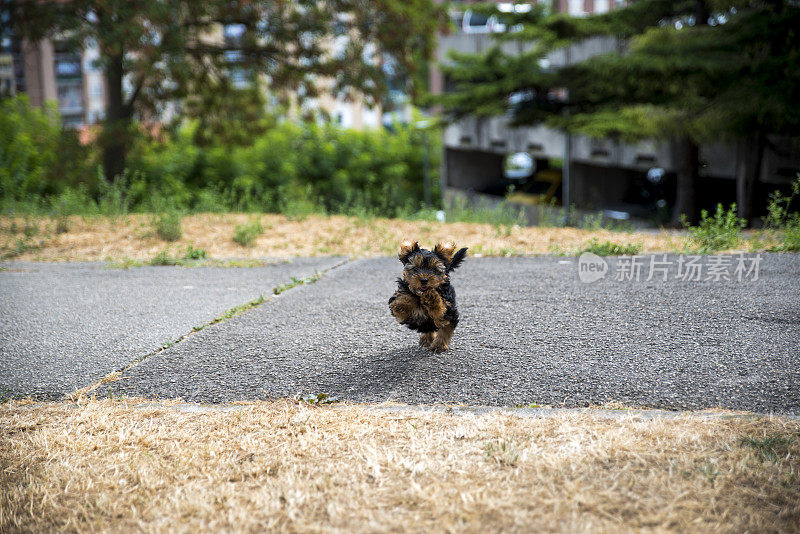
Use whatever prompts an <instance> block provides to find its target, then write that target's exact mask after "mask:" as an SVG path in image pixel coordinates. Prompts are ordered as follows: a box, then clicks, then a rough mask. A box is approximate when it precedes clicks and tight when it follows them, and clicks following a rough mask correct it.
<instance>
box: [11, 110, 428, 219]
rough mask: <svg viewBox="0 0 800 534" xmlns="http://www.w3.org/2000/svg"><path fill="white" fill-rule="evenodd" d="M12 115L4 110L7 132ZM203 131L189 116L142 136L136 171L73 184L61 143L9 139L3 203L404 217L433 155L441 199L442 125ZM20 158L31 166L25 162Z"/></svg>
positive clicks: (29, 208)
mask: <svg viewBox="0 0 800 534" xmlns="http://www.w3.org/2000/svg"><path fill="white" fill-rule="evenodd" d="M14 102H16V105H17V107H20V106H22V108H24V109H23V111H24V113H22V111H20V113H22V115H25V114H30V115H31V116H33V117H39V118H40V119H41V118H42V117H41V116H40V115H41V114H42V112H41V111H39V110H36V109H34V108H30V106H28V105H27V102H26V101H25V100H24V99H21V100H18V101H17V100H14ZM5 104H6V102H5V101H4V102H3V104H2V105H5ZM23 104H24V105H23ZM37 114H38V115H37ZM26 116H27V115H26ZM9 122H13V121H9V120H7V117H6V116H2V117H0V131H2V128H3V125H4V124H5V125H7V124H8V123H9ZM23 122H24V121H22V119H19V120H17V121H16V122H13V124H14V125H15V128H17V129H16V130H14V132H16V133H13V135H12V133H9V139H11V138H12V137H14V136H15V135H22V134H19V132H18V131H17V130H18V129H19V127H21V125H22V123H23ZM26 128H27V130H28V131H29V132H28V134H26V135H28V136H29V137H32V138H43V139H49V138H50V137H53V136H56V135H58V132H59V130H58V129H54V128H53V126H52V125H51V124H50V122H48V121H46V120H40V121H39V122H36V121H34V122H33V123H32V124H28V125H27V126H26ZM198 128H199V126H198V123H197V122H189V123H188V124H187V125H186V126H185V127H183V128H180V129H178V130H176V131H175V132H173V133H172V134H171V135H166V136H165V137H164V138H163V139H162V140H158V141H157V140H154V139H147V138H140V139H139V140H138V141H137V143H136V144H135V145H134V146H133V147H132V148H131V153H130V157H129V159H128V165H129V167H128V170H127V171H125V172H123V173H122V174H120V175H118V176H117V177H116V178H115V179H114V180H113V181H111V182H108V181H106V180H104V179H103V175H102V172H101V171H100V169H99V167H98V166H97V165H94V166H92V165H88V164H87V165H83V166H81V165H79V164H76V165H75V168H76V169H78V170H79V171H80V172H81V173H82V179H81V180H78V179H75V180H73V182H72V184H73V185H69V183H67V184H65V183H64V180H63V179H62V176H63V175H62V173H61V171H60V169H61V167H60V160H59V158H58V157H56V154H57V152H56V149H55V148H54V147H56V146H57V145H58V143H56V142H55V141H52V142H50V141H48V143H45V144H44V145H42V146H38V145H32V147H29V148H26V149H25V150H21V149H20V151H21V154H22V155H20V154H17V153H16V152H13V153H12V150H11V148H13V147H16V146H18V145H20V142H17V141H14V142H12V141H9V142H8V143H7V144H8V145H9V147H5V146H0V186H1V187H2V198H1V199H0V203H1V204H2V208H3V210H4V211H6V212H7V211H8V210H9V209H11V210H14V211H17V212H22V213H52V214H53V215H54V216H66V215H77V214H81V215H91V214H102V215H108V216H119V215H124V214H126V213H130V212H151V213H162V212H168V211H172V210H177V211H183V212H186V211H193V212H207V211H213V212H229V211H238V212H276V213H285V214H287V215H289V216H292V217H296V218H298V219H299V218H302V217H304V216H306V215H308V214H311V213H335V214H346V215H356V216H367V217H370V216H385V217H394V216H398V215H401V214H407V213H413V212H415V211H416V210H418V209H419V207H420V205H421V204H422V201H423V198H424V183H423V176H424V174H425V165H426V154H427V166H428V169H429V171H430V174H431V184H432V186H433V187H432V192H433V202H434V204H438V203H439V180H438V169H439V157H440V154H441V150H440V145H439V143H440V137H439V136H438V135H437V133H436V132H424V131H422V130H420V129H416V128H413V127H402V126H397V127H396V128H395V131H393V132H388V131H386V130H368V131H352V130H343V129H339V128H335V127H332V126H318V125H313V124H303V125H297V124H292V123H288V122H283V123H280V124H274V125H272V126H271V127H270V128H267V129H266V130H265V131H264V132H263V133H262V134H260V135H256V136H254V137H252V138H251V139H249V142H248V143H247V144H242V145H236V144H233V145H231V144H230V143H228V142H227V141H226V138H216V137H213V138H212V139H210V140H206V141H204V143H205V144H202V145H201V144H197V142H196V131H197V129H198ZM23 137H24V135H23ZM87 150H88V149H87ZM48 154H49V155H48ZM23 156H24V157H23ZM45 156H47V157H45ZM97 157H98V156H97V154H93V155H92V156H91V157H88V158H87V160H89V161H93V160H95V159H97ZM20 158H22V159H25V158H28V159H27V160H26V161H28V163H26V164H25V165H17V164H16V163H15V162H16V161H17V160H19V159H20ZM81 169H82V170H81ZM76 172H78V171H76ZM9 176H10V177H13V179H11V178H6V177H9Z"/></svg>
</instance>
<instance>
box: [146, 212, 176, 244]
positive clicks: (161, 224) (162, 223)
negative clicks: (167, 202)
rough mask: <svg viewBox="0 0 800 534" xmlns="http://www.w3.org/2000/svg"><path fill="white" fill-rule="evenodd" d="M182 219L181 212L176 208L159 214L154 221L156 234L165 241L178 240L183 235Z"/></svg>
mask: <svg viewBox="0 0 800 534" xmlns="http://www.w3.org/2000/svg"><path fill="white" fill-rule="evenodd" d="M181 219H183V216H182V215H181V214H180V212H178V211H174V210H170V211H165V212H162V213H159V214H157V215H156V216H155V219H154V221H153V226H154V227H155V231H156V235H157V236H158V237H160V238H161V239H163V240H164V241H177V240H178V239H180V238H181V236H182V235H183V229H182V228H181Z"/></svg>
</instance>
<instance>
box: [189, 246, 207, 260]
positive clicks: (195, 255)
mask: <svg viewBox="0 0 800 534" xmlns="http://www.w3.org/2000/svg"><path fill="white" fill-rule="evenodd" d="M183 259H184V260H205V259H208V252H206V249H204V248H199V247H198V248H194V247H193V246H192V245H189V246H188V247H186V253H185V254H184V255H183Z"/></svg>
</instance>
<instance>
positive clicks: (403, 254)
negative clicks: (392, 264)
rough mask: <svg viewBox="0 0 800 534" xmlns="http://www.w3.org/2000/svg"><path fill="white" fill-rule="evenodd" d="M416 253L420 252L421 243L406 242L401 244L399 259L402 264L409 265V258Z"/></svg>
mask: <svg viewBox="0 0 800 534" xmlns="http://www.w3.org/2000/svg"><path fill="white" fill-rule="evenodd" d="M415 252H419V243H417V242H416V241H414V242H413V243H412V242H411V241H408V240H406V241H403V242H402V243H400V254H398V255H397V257H398V258H399V259H400V261H401V262H403V263H408V257H409V256H411V255H412V254H413V253H415Z"/></svg>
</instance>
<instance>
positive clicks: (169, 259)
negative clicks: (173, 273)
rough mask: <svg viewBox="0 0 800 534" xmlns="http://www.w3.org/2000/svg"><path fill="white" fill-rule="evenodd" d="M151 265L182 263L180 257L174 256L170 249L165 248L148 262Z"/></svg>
mask: <svg viewBox="0 0 800 534" xmlns="http://www.w3.org/2000/svg"><path fill="white" fill-rule="evenodd" d="M148 263H149V264H150V265H156V266H163V267H165V266H170V265H178V264H179V263H180V259H179V258H176V257H175V256H173V255H172V254H171V253H170V251H169V250H167V249H164V250H162V251H161V252H159V253H158V254H156V255H155V256H153V258H152V259H151V260H150V261H149V262H148Z"/></svg>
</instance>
